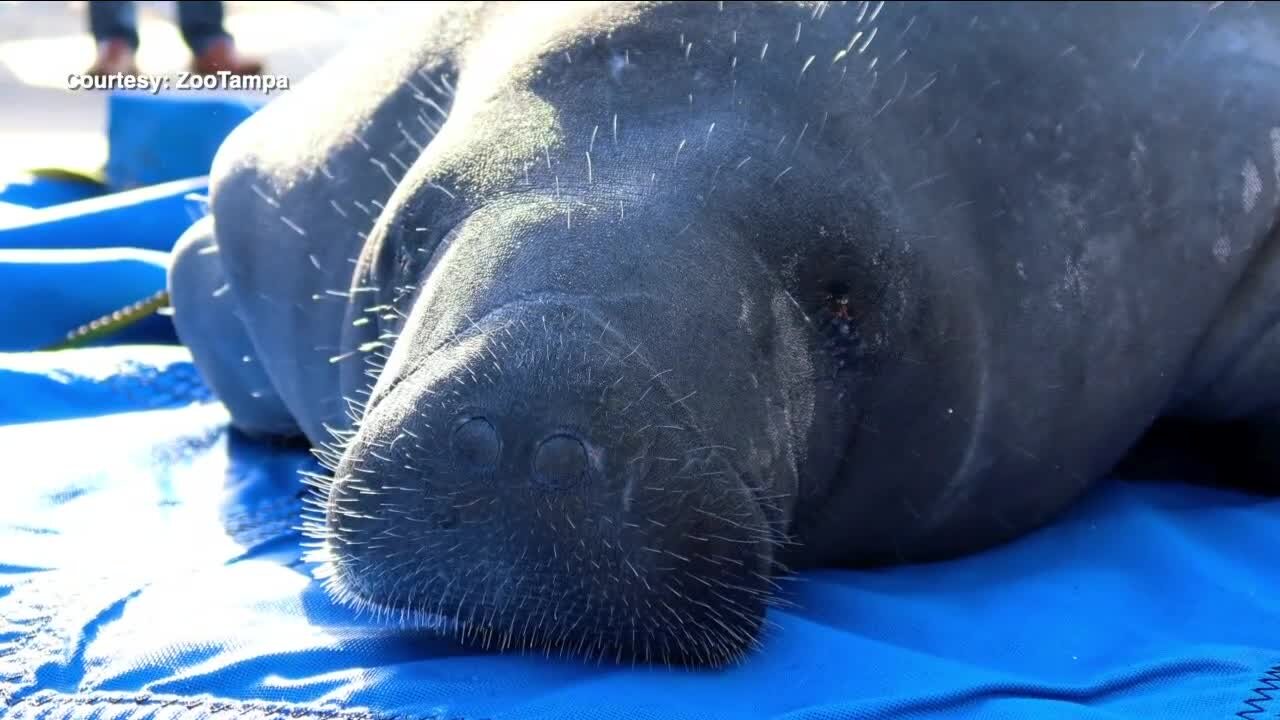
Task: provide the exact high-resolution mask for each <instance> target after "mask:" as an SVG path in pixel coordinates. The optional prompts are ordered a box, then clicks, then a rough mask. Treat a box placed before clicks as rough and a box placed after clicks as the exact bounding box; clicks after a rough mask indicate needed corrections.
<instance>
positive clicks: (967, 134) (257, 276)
mask: <svg viewBox="0 0 1280 720" xmlns="http://www.w3.org/2000/svg"><path fill="white" fill-rule="evenodd" d="M1277 78H1280V7H1278V6H1276V5H1273V4H1262V3H1258V4H1254V3H1247V4H1243V3H1225V4H1224V3H1212V4H1209V3H1190V2H1188V3H1079V4H1077V3H1016V2H1012V3H1011V2H1002V3H962V2H950V3H886V2H849V3H826V2H820V3H807V2H804V3H801V2H786V3H783V2H778V3H753V2H733V3H716V2H699V3H629V2H611V3H566V4H544V3H536V4H534V3H529V4H521V3H497V4H486V3H462V4H436V3H430V4H418V5H412V4H410V5H406V6H404V7H401V8H400V9H399V10H397V11H396V14H395V15H393V16H391V17H389V18H388V19H387V24H386V26H385V27H382V28H380V29H378V30H377V31H375V32H372V33H370V34H369V35H368V36H367V37H363V38H361V39H359V40H357V41H355V42H353V43H352V44H351V45H350V46H349V47H347V48H346V49H344V50H343V51H342V52H341V53H340V54H338V55H336V56H334V57H333V58H331V59H330V60H329V61H328V62H327V63H326V64H324V65H323V66H322V67H321V68H320V69H319V70H318V71H317V72H315V73H314V74H313V75H311V76H309V77H308V78H306V79H305V80H304V81H303V82H302V83H299V84H296V85H295V88H294V90H292V91H291V92H289V93H288V94H286V95H283V96H281V97H279V98H278V99H276V100H273V101H272V102H271V103H270V104H269V105H267V106H266V107H265V108H264V109H263V110H261V111H260V112H259V113H257V114H256V115H255V116H253V117H252V118H250V119H249V120H247V121H246V122H245V123H244V124H243V125H241V126H239V127H238V128H237V130H236V131H235V132H234V133H233V134H232V135H231V136H230V137H229V138H228V140H227V141H226V143H225V144H224V145H223V146H222V148H221V149H220V151H219V152H218V155H217V158H216V160H215V163H214V167H213V172H212V176H211V193H210V214H209V216H208V217H206V218H205V219H203V220H201V221H200V222H199V223H197V224H196V225H194V226H193V227H192V228H191V229H190V230H189V231H188V232H187V233H186V234H185V235H184V236H183V238H182V239H181V241H180V243H179V246H178V248H177V249H176V251H175V259H174V270H173V274H172V280H171V282H170V288H171V292H172V299H173V304H174V309H175V322H176V324H177V328H178V331H179V333H180V336H181V337H182V339H183V342H184V343H185V344H186V345H187V346H189V348H190V349H191V352H192V356H193V358H194V361H195V363H196V365H197V367H198V368H199V370H200V372H201V374H202V375H203V376H204V377H205V378H206V379H207V380H208V381H209V384H210V385H211V387H212V388H213V389H214V390H215V392H216V393H217V395H218V397H219V398H221V400H222V402H223V403H224V404H225V405H226V407H227V409H228V411H229V416H230V422H231V423H232V425H233V426H234V427H236V428H238V429H239V430H241V431H243V432H245V433H249V434H252V435H257V436H270V437H293V438H295V439H297V440H299V441H300V442H304V443H306V444H308V445H310V446H311V447H313V448H314V450H315V452H316V454H317V455H319V456H320V457H321V458H322V459H323V460H324V462H325V464H326V467H327V468H328V469H329V471H330V472H329V473H328V474H327V475H326V476H325V477H323V478H317V479H314V480H313V481H312V482H313V485H314V490H315V493H314V498H313V510H312V512H311V513H310V514H309V516H308V519H307V527H308V534H309V535H310V536H311V538H312V539H313V541H314V549H313V553H312V554H311V555H310V556H309V559H311V560H313V561H314V562H315V564H316V566H317V567H318V568H319V570H318V571H317V577H318V578H319V579H320V580H319V581H322V582H323V583H324V585H325V587H326V588H327V589H328V591H329V592H330V593H331V594H332V597H333V598H334V601H335V602H340V603H346V604H348V605H350V606H352V607H354V608H358V609H360V610H362V611H368V612H370V613H372V614H373V615H375V616H377V617H378V618H382V619H387V620H395V621H397V622H400V623H402V624H403V626H405V627H409V628H418V629H424V628H425V629H427V630H428V631H432V632H440V633H448V634H451V635H452V636H454V637H456V638H457V639H458V640H460V641H461V642H464V643H467V644H469V645H474V646H477V647H483V648H488V649H491V650H495V651H509V652H541V653H546V654H551V653H554V652H559V653H561V654H562V655H565V656H571V657H581V658H586V659H591V658H594V659H596V660H607V661H617V662H631V663H667V664H672V665H675V664H680V665H692V666H704V667H724V666H727V665H731V664H734V663H736V662H738V661H740V660H741V659H742V658H744V657H747V656H749V655H750V654H751V653H753V652H754V651H756V650H757V649H758V648H759V647H760V646H761V642H762V638H765V637H768V632H769V628H770V624H769V615H770V608H771V607H774V606H775V605H776V604H778V603H782V602H785V601H786V595H787V593H786V592H783V591H781V590H780V587H785V585H784V582H785V580H787V579H788V578H791V577H794V576H795V573H796V572H798V571H803V570H806V569H812V568H851V567H880V566H886V565H897V564H903V563H923V562H933V561H940V560H945V559H949V558H955V557H959V556H962V555H966V554H972V553H978V552H981V551H983V550H985V549H989V548H992V547H995V546H997V545H1000V544H1002V543H1007V542H1010V541H1013V540H1015V539H1017V538H1019V537H1021V536H1023V535H1025V534H1027V533H1029V532H1031V531H1033V530H1035V529H1037V528H1040V527H1043V526H1045V525H1047V524H1049V523H1051V522H1053V521H1055V519H1057V518H1059V517H1060V516H1061V515H1062V514H1063V513H1064V512H1065V511H1066V510H1067V509H1069V508H1071V507H1072V506H1073V505H1074V504H1075V502H1076V501H1077V500H1078V499H1079V498H1081V497H1082V496H1083V495H1084V494H1085V493H1086V492H1088V491H1089V490H1090V488H1092V487H1094V486H1096V485H1097V484H1098V483H1100V482H1103V481H1105V480H1106V479H1107V478H1111V477H1114V473H1115V471H1116V470H1117V468H1120V467H1122V466H1124V465H1125V463H1128V462H1130V459H1131V458H1134V457H1136V456H1137V455H1139V454H1140V451H1141V450H1142V449H1143V448H1146V447H1149V446H1150V445H1151V443H1152V442H1153V438H1160V437H1164V438H1166V439H1167V438H1170V437H1176V438H1179V440H1178V442H1177V443H1174V444H1176V445H1186V446H1190V447H1196V448H1199V449H1202V450H1203V451H1204V452H1205V453H1207V454H1208V456H1209V457H1210V458H1212V459H1213V460H1212V461H1213V462H1215V463H1219V464H1218V465H1217V466H1216V467H1219V468H1221V469H1222V472H1219V473H1218V480H1219V481H1222V482H1227V483H1241V484H1242V486H1243V484H1245V483H1251V488H1252V489H1254V490H1257V491H1260V492H1274V491H1275V490H1276V489H1277V484H1276V483H1275V481H1274V478H1275V477H1276V470H1277V469H1280V449H1278V448H1280V240H1278V239H1277V235H1278V231H1277V219H1278V217H1280V91H1278V87H1277V83H1276V79H1277ZM1259 478H1262V480H1261V481H1259V480H1258V479H1259Z"/></svg>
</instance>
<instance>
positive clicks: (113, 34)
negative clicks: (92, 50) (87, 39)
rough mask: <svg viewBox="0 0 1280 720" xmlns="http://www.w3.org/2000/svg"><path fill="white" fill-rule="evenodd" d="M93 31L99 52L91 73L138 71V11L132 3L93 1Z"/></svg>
mask: <svg viewBox="0 0 1280 720" xmlns="http://www.w3.org/2000/svg"><path fill="white" fill-rule="evenodd" d="M89 32H91V33H92V34H93V39H94V41H95V42H96V43H97V52H98V57H97V60H96V61H95V62H94V64H93V66H92V67H91V68H89V73H90V74H92V75H105V74H113V73H118V72H119V73H128V74H136V73H137V72H138V69H137V66H136V65H135V62H134V55H135V54H136V53H137V51H138V11H137V8H136V7H134V4H133V3H132V2H116V1H114V0H111V1H106V0H90V2H89Z"/></svg>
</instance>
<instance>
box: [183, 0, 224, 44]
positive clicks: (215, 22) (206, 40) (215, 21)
mask: <svg viewBox="0 0 1280 720" xmlns="http://www.w3.org/2000/svg"><path fill="white" fill-rule="evenodd" d="M176 5H177V6H178V29H179V30H181V31H182V39H183V40H184V41H186V43H187V47H189V48H191V54H192V55H194V56H196V57H199V56H201V55H203V54H205V53H206V52H207V51H208V50H209V47H210V46H211V45H212V44H213V43H215V42H226V41H229V40H230V39H231V35H230V34H229V33H228V32H227V31H226V29H225V28H224V27H223V26H222V22H223V12H222V3H221V2H219V1H218V0H213V2H207V1H206V0H187V1H186V2H178V3H176Z"/></svg>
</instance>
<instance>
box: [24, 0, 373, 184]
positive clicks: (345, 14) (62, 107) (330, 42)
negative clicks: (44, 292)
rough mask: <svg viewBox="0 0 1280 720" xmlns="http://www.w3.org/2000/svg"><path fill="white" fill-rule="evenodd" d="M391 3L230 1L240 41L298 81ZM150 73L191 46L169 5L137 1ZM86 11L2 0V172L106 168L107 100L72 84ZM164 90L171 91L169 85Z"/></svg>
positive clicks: (81, 57)
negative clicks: (69, 83)
mask: <svg viewBox="0 0 1280 720" xmlns="http://www.w3.org/2000/svg"><path fill="white" fill-rule="evenodd" d="M384 5H385V3H364V2H227V3H226V13H227V28H228V30H229V31H230V32H231V33H232V34H233V35H234V36H235V38H236V42H237V44H238V45H239V46H240V47H241V48H242V49H244V50H245V51H246V52H248V53H253V54H255V55H258V56H259V57H263V58H265V60H266V64H267V70H266V71H267V72H268V73H269V74H273V75H284V76H286V77H287V78H288V79H289V82H290V83H291V84H295V83H297V82H298V81H300V80H301V79H302V78H303V77H305V76H306V75H307V74H308V73H309V72H310V71H311V70H313V69H314V68H315V67H316V66H318V65H319V64H320V63H321V62H323V61H324V60H325V59H326V58H327V57H329V56H330V55H331V54H332V53H333V52H334V51H335V50H337V49H338V48H340V47H341V46H342V44H343V43H344V42H345V41H346V40H348V39H350V38H351V37H352V36H353V35H354V34H355V33H356V32H358V31H359V30H360V29H362V28H364V27H366V26H367V23H368V22H369V21H371V20H374V19H376V17H377V15H378V14H379V13H382V12H385V7H383V6H384ZM138 15H139V26H140V27H139V34H140V36H141V48H140V50H139V53H138V64H139V66H140V69H141V71H142V72H143V73H146V74H156V75H158V74H167V73H174V72H177V71H179V70H182V69H183V68H185V66H186V63H187V62H188V60H189V54H188V51H187V48H186V46H185V45H184V44H183V42H182V37H181V35H180V34H179V33H178V28H177V26H176V25H175V24H174V21H173V18H174V8H173V3H171V2H155V1H154V0H152V1H147V2H139V3H138ZM93 56H94V43H93V39H92V37H91V36H90V35H89V32H88V11H87V8H86V3H85V2H83V0H81V1H79V2H65V1H64V2H13V1H12V0H0V178H2V177H3V175H5V174H9V173H12V172H13V171H14V170H15V169H22V168H29V167H33V166H71V167H76V168H82V167H85V168H87V167H96V166H100V165H101V164H102V163H103V162H104V161H105V159H106V141H105V131H106V99H105V97H104V95H103V94H102V93H100V92H95V91H85V90H75V91H72V90H68V89H67V76H68V75H71V74H74V73H80V72H83V71H84V70H85V69H86V68H88V67H89V65H90V64H91V63H92V61H93ZM162 92H163V91H162Z"/></svg>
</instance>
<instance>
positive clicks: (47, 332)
mask: <svg viewBox="0 0 1280 720" xmlns="http://www.w3.org/2000/svg"><path fill="white" fill-rule="evenodd" d="M171 180H174V178H165V179H164V180H161V181H158V182H167V181H171ZM135 199H137V197H136V196H135ZM151 199H152V200H154V198H151ZM112 202H116V203H123V205H126V206H130V207H131V208H133V210H134V211H136V212H139V213H144V214H146V213H148V212H149V211H148V210H147V209H146V207H147V206H146V202H148V200H147V199H145V198H143V199H137V202H136V203H133V204H131V203H130V202H129V200H128V198H124V199H121V198H120V197H115V198H112ZM157 212H161V210H157ZM165 212H167V211H165ZM174 217H177V218H178V219H176V220H173V223H174V224H173V226H172V227H171V233H170V236H171V237H172V239H174V240H176V238H177V236H178V235H179V234H180V233H181V232H182V230H183V229H185V227H186V225H185V222H186V221H185V220H182V219H181V216H174ZM74 220H75V227H76V228H77V229H76V231H75V235H76V236H78V237H81V238H82V239H83V246H82V247H85V248H89V250H76V249H75V247H74V246H75V243H74V242H70V241H66V242H63V241H58V242H51V243H45V242H44V240H41V242H40V243H39V245H40V247H36V248H34V249H33V248H30V247H27V248H25V249H24V248H22V243H21V242H18V241H15V242H12V243H8V242H7V243H6V244H5V247H7V248H9V249H10V254H8V255H3V254H0V308H3V310H2V312H3V313H4V314H3V315H0V344H2V345H3V347H4V349H5V351H3V352H0V460H2V461H3V468H4V472H3V474H2V475H0V717H4V718H64V717H65V718H127V719H129V720H133V719H136V718H150V717H158V718H159V717H163V718H187V717H190V718H197V717H198V718H216V719H220V718H230V717H241V716H247V717H291V718H323V719H325V720H348V719H350V720H356V719H361V720H364V719H369V720H372V719H373V718H398V719H404V720H427V719H444V718H449V719H455V720H481V719H482V718H492V719H497V718H503V719H511V720H515V719H517V718H519V719H525V718H548V719H550V718H556V719H560V718H565V719H569V718H653V719H655V720H684V719H689V720H720V719H730V718H734V719H736V718H779V719H781V718H789V719H796V720H799V719H800V718H811V719H812V720H834V719H835V718H875V719H877V720H885V719H888V718H1070V719H1073V720H1074V719H1076V718H1110V719H1119V718H1123V719H1126V720H1127V719H1134V720H1139V719H1142V720H1146V719H1150V718H1257V719H1259V720H1261V719H1262V718H1272V717H1280V594H1278V593H1277V588H1280V563H1278V562H1277V557H1280V553H1277V549H1280V501H1277V500H1271V499H1266V498H1259V497H1254V496H1250V495H1246V494H1243V493H1238V492H1231V491H1224V490H1217V489H1208V488H1203V487H1197V486H1194V485H1190V484H1187V483H1184V482H1180V479H1179V478H1177V477H1171V478H1168V482H1166V483H1159V484H1156V483H1151V484H1136V483H1125V482H1120V481H1115V482H1110V483H1107V484H1105V485H1103V486H1102V487H1101V488H1100V489H1099V490H1098V491H1096V492H1094V493H1092V494H1091V495H1090V496H1089V497H1088V498H1086V500H1085V501H1084V502H1083V503H1082V504H1081V505H1080V506H1078V507H1077V508H1075V509H1074V510H1072V511H1071V512H1070V513H1069V514H1068V515H1067V516H1066V517H1064V518H1062V519H1060V520H1059V521H1058V522H1056V523H1055V524H1054V525H1053V526H1051V527H1049V528H1046V529H1044V530H1042V531H1040V532H1037V533H1034V534H1032V535H1030V536H1028V537H1026V538H1025V539H1023V540H1021V541H1019V542H1016V543H1013V544H1010V545H1007V546H1004V547H1001V548H998V549H996V550H993V551H990V552H987V553H983V554H980V555H975V556H972V557H968V558H965V559H963V560H958V561H954V562H948V563H938V564H933V565H921V566H915V567H903V568H895V569H889V570H877V571H858V572H854V571H824V572H812V573H807V574H804V575H802V576H800V577H798V578H797V579H796V580H795V582H792V583H788V584H787V585H788V590H787V592H788V595H789V597H788V599H789V600H790V601H791V603H792V604H793V605H794V607H792V608H791V609H787V610H774V611H771V620H772V621H773V623H775V624H776V628H775V629H774V630H772V631H771V632H770V633H769V635H768V636H767V638H766V640H765V642H764V644H763V648H762V650H761V651H760V652H758V653H757V654H755V655H754V656H752V657H751V658H750V659H749V660H748V661H746V662H745V663H744V664H743V665H741V666H739V667H735V668H733V669H731V670H727V671H720V672H695V671H677V670H668V669H660V668H630V667H621V668H620V667H614V666H611V665H597V664H584V663H579V662H576V661H569V660H564V659H561V658H558V657H552V658H546V657H543V656H541V655H529V656H524V657H521V656H517V655H499V654H496V653H484V652H480V651H476V650H469V649H463V648H461V647H459V646H457V645H455V644H454V643H452V642H450V641H449V640H447V639H444V638H436V637H432V636H429V635H415V634H411V633H406V632H401V631H397V630H395V629H393V628H389V627H383V626H380V625H377V624H375V623H373V622H372V621H371V620H370V619H369V618H367V617H360V616H357V615H355V614H353V613H352V612H350V611H347V610H344V609H341V608H339V607H337V606H335V605H334V604H332V603H331V602H330V601H329V600H328V598H327V597H326V596H325V595H324V593H323V591H322V590H321V588H320V585H319V583H317V582H316V581H314V580H313V579H312V577H311V575H310V573H311V571H312V569H313V568H311V567H309V566H308V565H307V564H306V563H305V562H304V561H303V559H302V557H303V552H302V549H301V547H300V543H301V542H302V537H301V535H300V533H299V532H298V531H297V529H296V527H297V525H298V524H299V513H300V510H301V501H300V494H301V488H302V485H301V484H300V482H299V479H298V471H299V470H302V469H316V468H314V467H313V462H312V459H311V458H310V456H309V454H308V453H307V452H306V451H305V450H302V449H297V448H286V447H277V446H270V445H266V444H261V443H255V442H252V441H249V440H246V439H244V438H242V437H240V436H239V435H237V434H234V433H231V432H229V431H228V429H227V416H226V413H225V412H224V410H223V409H222V408H221V406H220V405H218V404H217V403H216V401H214V400H213V398H212V397H211V395H210V393H209V391H208V389H207V388H206V386H205V385H204V383H203V382H202V381H201V380H200V378H199V375H198V374H197V373H196V371H195V369H194V367H193V366H192V364H191V362H190V357H189V355H188V354H187V353H186V351H185V350H184V349H183V348H181V347H180V346H178V345H176V344H174V343H173V342H172V341H171V340H166V339H165V338H166V337H169V336H168V335H166V330H165V327H164V322H165V320H164V319H163V318H157V319H156V320H155V322H156V323H158V324H157V325H156V326H155V327H152V328H151V329H150V330H148V331H146V332H144V331H143V330H137V331H136V332H137V333H138V334H137V335H135V336H126V337H124V339H119V338H117V340H116V341H115V342H113V343H99V344H98V345H97V346H94V347H87V348H80V349H71V350H62V351H58V352H31V351H30V350H31V349H32V348H35V347H41V346H43V344H45V343H46V342H47V341H49V340H50V339H56V338H58V337H61V335H62V334H63V333H64V332H65V331H66V330H67V329H68V327H69V326H74V325H75V324H78V323H82V322H85V321H87V319H89V318H92V317H93V316H94V314H95V313H97V312H99V311H100V310H101V309H102V308H107V307H118V306H119V304H121V303H122V302H123V303H129V302H133V301H135V300H136V299H139V298H143V297H147V296H149V295H151V294H153V293H154V292H155V291H156V289H157V287H161V288H162V287H163V279H162V277H163V272H162V270H163V267H164V257H165V255H164V251H165V248H152V249H151V250H149V251H140V250H137V249H135V246H134V244H133V243H131V242H130V239H129V238H128V237H123V236H114V237H111V236H107V235H104V234H102V233H93V232H85V229H86V228H90V229H91V228H92V227H93V224H92V222H91V220H89V219H86V218H84V217H80V216H76V218H75V219H74ZM59 222H61V221H59ZM104 222H106V221H105V220H104ZM53 229H55V228H54V227H53V226H51V227H46V228H43V230H42V232H46V233H51V234H46V235H42V236H41V237H42V238H47V237H52V236H53V234H56V233H52V231H53ZM68 237H69V236H68ZM112 246H119V248H120V249H113V248H112ZM19 250H21V252H19ZM77 253H79V254H77ZM151 253H155V254H151ZM90 275H92V277H93V278H94V280H93V282H86V280H85V278H87V277H89V276H90ZM33 294H38V296H39V299H38V300H32V297H33ZM148 333H150V334H148Z"/></svg>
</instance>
